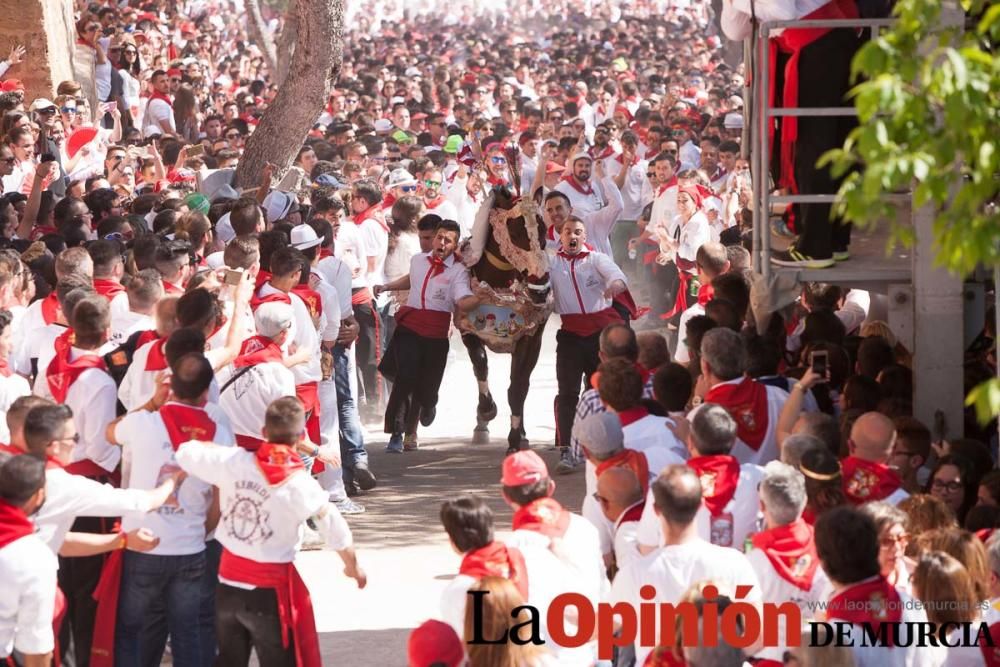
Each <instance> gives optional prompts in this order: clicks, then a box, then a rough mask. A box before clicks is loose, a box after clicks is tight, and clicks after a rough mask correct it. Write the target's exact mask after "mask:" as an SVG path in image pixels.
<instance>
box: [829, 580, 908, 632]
mask: <svg viewBox="0 0 1000 667" xmlns="http://www.w3.org/2000/svg"><path fill="white" fill-rule="evenodd" d="M826 617H827V620H831V621H847V622H848V623H868V624H869V625H870V626H871V628H872V630H873V631H874V632H875V634H876V635H877V634H879V628H880V627H881V625H882V624H883V623H898V622H899V621H900V619H902V618H903V605H902V603H901V602H900V599H899V593H898V592H897V591H896V589H895V588H894V587H893V586H892V584H890V583H889V582H888V581H886V579H885V577H881V576H879V577H873V578H872V579H869V580H867V581H863V582H861V583H857V584H854V585H853V586H850V587H849V588H847V589H846V590H843V591H841V592H839V593H837V594H836V595H834V596H833V597H832V598H830V603H829V605H828V606H827V608H826ZM886 637H888V645H889V646H892V632H887V633H886Z"/></svg>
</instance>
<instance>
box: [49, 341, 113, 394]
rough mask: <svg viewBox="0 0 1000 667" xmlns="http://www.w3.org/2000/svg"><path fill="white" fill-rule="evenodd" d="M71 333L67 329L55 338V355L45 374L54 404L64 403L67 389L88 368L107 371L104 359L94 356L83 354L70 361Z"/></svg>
mask: <svg viewBox="0 0 1000 667" xmlns="http://www.w3.org/2000/svg"><path fill="white" fill-rule="evenodd" d="M72 333H73V330H72V329H67V330H66V332H65V333H63V334H62V335H60V336H59V337H58V338H56V342H55V345H54V347H55V352H56V355H55V356H54V357H53V358H52V361H51V362H50V363H49V367H48V369H47V370H46V372H45V379H46V381H47V382H48V383H49V391H51V392H52V398H54V399H55V401H56V403H65V402H66V394H67V393H68V392H69V388H70V387H72V386H73V383H74V382H76V380H77V378H78V377H80V374H81V373H83V372H84V371H85V370H87V369H88V368H100V369H101V370H107V366H105V365H104V359H102V358H101V357H99V356H97V355H96V354H84V355H82V356H81V357H80V358H79V359H77V360H76V361H70V351H71V348H72V344H71V342H70V339H71V337H72Z"/></svg>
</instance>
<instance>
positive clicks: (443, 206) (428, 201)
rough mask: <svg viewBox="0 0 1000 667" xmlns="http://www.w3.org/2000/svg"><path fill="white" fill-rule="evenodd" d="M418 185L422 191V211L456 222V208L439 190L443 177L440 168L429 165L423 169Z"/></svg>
mask: <svg viewBox="0 0 1000 667" xmlns="http://www.w3.org/2000/svg"><path fill="white" fill-rule="evenodd" d="M422 176H423V180H422V181H421V183H420V187H421V189H422V191H423V202H424V212H425V213H433V214H434V215H437V216H440V217H441V219H442V220H454V221H455V222H458V209H457V208H456V207H455V205H454V204H453V203H451V202H450V201H448V200H447V199H446V198H445V196H444V194H443V193H442V191H441V188H442V187H443V184H444V177H443V176H442V175H441V170H440V169H438V168H437V167H435V166H433V165H431V166H429V167H428V168H427V169H425V170H424V173H423V175H422Z"/></svg>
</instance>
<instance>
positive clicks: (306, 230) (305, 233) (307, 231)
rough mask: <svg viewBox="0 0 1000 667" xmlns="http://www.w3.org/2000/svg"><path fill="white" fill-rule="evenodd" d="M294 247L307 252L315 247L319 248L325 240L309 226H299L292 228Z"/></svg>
mask: <svg viewBox="0 0 1000 667" xmlns="http://www.w3.org/2000/svg"><path fill="white" fill-rule="evenodd" d="M291 237H292V247H293V248H298V249H299V250H306V249H308V248H312V247H313V246H318V245H319V244H320V243H322V242H323V239H321V238H320V237H319V235H317V234H316V230H315V229H313V228H312V227H310V226H309V225H297V226H295V227H292V233H291Z"/></svg>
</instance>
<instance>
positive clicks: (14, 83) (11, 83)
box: [0, 79, 24, 93]
mask: <svg viewBox="0 0 1000 667" xmlns="http://www.w3.org/2000/svg"><path fill="white" fill-rule="evenodd" d="M0 90H2V91H3V92H5V93H10V92H13V91H15V90H24V83H23V82H22V81H21V80H20V79H7V80H6V81H4V82H3V84H2V85H0Z"/></svg>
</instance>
